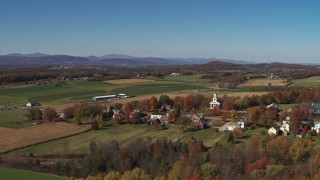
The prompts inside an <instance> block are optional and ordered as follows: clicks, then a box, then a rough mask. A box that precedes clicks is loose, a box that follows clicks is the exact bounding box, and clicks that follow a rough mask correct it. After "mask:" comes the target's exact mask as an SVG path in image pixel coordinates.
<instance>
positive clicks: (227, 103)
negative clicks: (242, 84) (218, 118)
mask: <svg viewBox="0 0 320 180" xmlns="http://www.w3.org/2000/svg"><path fill="white" fill-rule="evenodd" d="M232 108H233V101H232V100H231V98H225V99H224V101H223V104H222V109H223V110H225V111H229V110H231V109H232Z"/></svg>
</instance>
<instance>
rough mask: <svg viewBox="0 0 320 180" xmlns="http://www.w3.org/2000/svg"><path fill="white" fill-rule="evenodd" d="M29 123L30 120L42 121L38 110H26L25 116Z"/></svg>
mask: <svg viewBox="0 0 320 180" xmlns="http://www.w3.org/2000/svg"><path fill="white" fill-rule="evenodd" d="M26 116H27V118H28V120H29V121H32V120H41V119H42V112H41V110H40V109H39V108H31V109H29V110H28V113H27V114H26Z"/></svg>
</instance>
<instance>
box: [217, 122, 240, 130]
mask: <svg viewBox="0 0 320 180" xmlns="http://www.w3.org/2000/svg"><path fill="white" fill-rule="evenodd" d="M236 128H241V125H240V124H239V123H236V122H227V123H226V124H224V125H223V126H221V127H220V128H219V131H220V132H223V131H233V130H234V129H236Z"/></svg>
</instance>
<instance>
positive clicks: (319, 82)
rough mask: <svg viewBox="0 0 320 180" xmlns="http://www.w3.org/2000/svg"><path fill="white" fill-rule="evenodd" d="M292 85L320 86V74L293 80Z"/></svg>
mask: <svg viewBox="0 0 320 180" xmlns="http://www.w3.org/2000/svg"><path fill="white" fill-rule="evenodd" d="M291 86H302V87H320V76H313V77H309V78H305V79H295V80H292V85H291Z"/></svg>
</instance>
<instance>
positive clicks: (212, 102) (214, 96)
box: [210, 93, 220, 109]
mask: <svg viewBox="0 0 320 180" xmlns="http://www.w3.org/2000/svg"><path fill="white" fill-rule="evenodd" d="M216 106H217V107H220V103H219V102H218V96H217V93H214V94H213V98H212V101H211V102H210V109H213V108H214V107H216Z"/></svg>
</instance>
